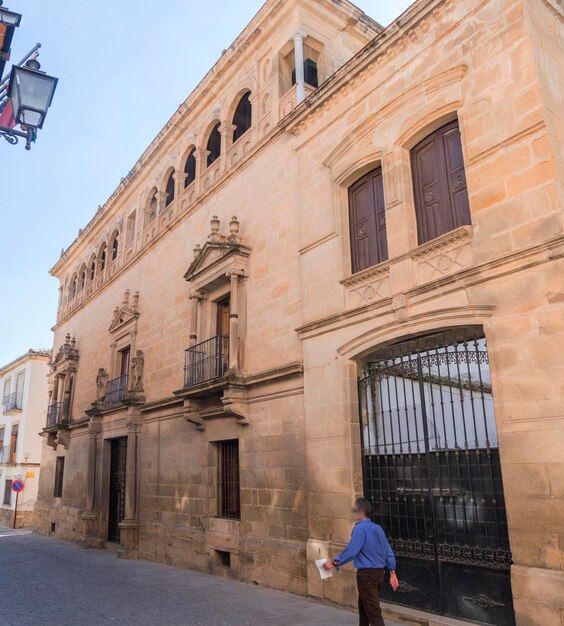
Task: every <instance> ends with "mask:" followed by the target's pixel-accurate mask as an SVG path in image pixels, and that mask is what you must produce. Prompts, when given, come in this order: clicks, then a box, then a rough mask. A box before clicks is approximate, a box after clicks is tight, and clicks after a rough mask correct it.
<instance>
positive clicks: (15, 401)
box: [2, 392, 23, 413]
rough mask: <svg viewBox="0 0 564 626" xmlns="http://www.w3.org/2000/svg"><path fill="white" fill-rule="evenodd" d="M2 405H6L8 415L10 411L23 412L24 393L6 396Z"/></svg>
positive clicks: (5, 409) (5, 410)
mask: <svg viewBox="0 0 564 626" xmlns="http://www.w3.org/2000/svg"><path fill="white" fill-rule="evenodd" d="M2 404H3V405H4V413H8V412H9V411H21V410H22V406H23V393H21V392H16V393H10V394H8V395H7V396H4V399H3V400H2Z"/></svg>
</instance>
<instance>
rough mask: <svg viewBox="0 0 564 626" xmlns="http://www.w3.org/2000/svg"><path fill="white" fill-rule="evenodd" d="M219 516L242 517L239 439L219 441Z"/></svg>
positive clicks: (227, 517)
mask: <svg viewBox="0 0 564 626" xmlns="http://www.w3.org/2000/svg"><path fill="white" fill-rule="evenodd" d="M218 487H219V517H223V518H226V519H241V485H240V479H239V440H238V439H231V440H229V441H220V442H219V443H218Z"/></svg>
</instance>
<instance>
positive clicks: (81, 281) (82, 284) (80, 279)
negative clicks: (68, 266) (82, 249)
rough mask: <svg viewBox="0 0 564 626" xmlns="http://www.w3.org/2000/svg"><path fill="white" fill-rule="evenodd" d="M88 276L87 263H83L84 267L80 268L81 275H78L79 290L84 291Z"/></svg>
mask: <svg viewBox="0 0 564 626" xmlns="http://www.w3.org/2000/svg"><path fill="white" fill-rule="evenodd" d="M87 277H88V271H87V270H86V265H83V266H82V269H81V270H80V274H79V277H78V290H79V291H82V290H83V289H84V287H86V280H87Z"/></svg>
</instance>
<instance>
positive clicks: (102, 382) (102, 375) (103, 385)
mask: <svg viewBox="0 0 564 626" xmlns="http://www.w3.org/2000/svg"><path fill="white" fill-rule="evenodd" d="M107 388H108V374H107V373H106V370H105V369H104V368H103V367H101V368H100V369H99V370H98V376H96V396H97V398H98V402H103V400H104V398H105V397H106V389H107Z"/></svg>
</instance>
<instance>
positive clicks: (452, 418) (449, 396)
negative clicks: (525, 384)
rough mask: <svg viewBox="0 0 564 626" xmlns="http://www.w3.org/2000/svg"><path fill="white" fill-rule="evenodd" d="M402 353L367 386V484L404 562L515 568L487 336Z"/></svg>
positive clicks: (364, 382) (384, 362)
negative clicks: (407, 558)
mask: <svg viewBox="0 0 564 626" xmlns="http://www.w3.org/2000/svg"><path fill="white" fill-rule="evenodd" d="M460 332H461V331H458V333H457V332H454V331H453V332H449V333H441V334H439V335H433V336H430V337H423V338H419V339H414V340H410V341H408V342H406V343H402V344H399V345H396V346H392V347H390V348H388V349H387V350H386V352H385V353H383V355H382V357H383V358H381V359H379V360H377V361H374V362H371V363H370V364H369V365H368V366H367V368H366V369H365V371H364V373H363V376H362V378H361V380H360V401H361V422H362V443H363V461H364V463H363V464H364V470H365V483H366V490H367V494H368V496H369V497H370V498H371V499H372V500H373V502H374V504H375V510H376V515H377V517H378V518H379V520H378V521H380V523H381V524H382V525H383V526H384V528H385V529H386V530H387V532H388V535H389V536H390V538H391V542H392V544H393V547H394V549H395V550H396V552H397V553H398V554H405V555H406V556H417V557H420V558H427V559H435V558H441V559H444V560H448V561H453V562H458V563H466V564H476V565H481V566H486V567H488V566H491V567H496V568H500V567H502V568H508V567H509V566H510V564H511V554H510V551H509V540H508V532H507V520H506V513H505V504H504V498H503V486H502V480H501V467H500V461H499V453H498V442H497V431H496V425H495V415H494V407H493V397H492V388H491V380H490V372H489V362H488V353H487V349H486V343H485V339H484V338H483V336H479V335H476V334H468V333H466V334H463V335H461V334H460Z"/></svg>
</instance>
